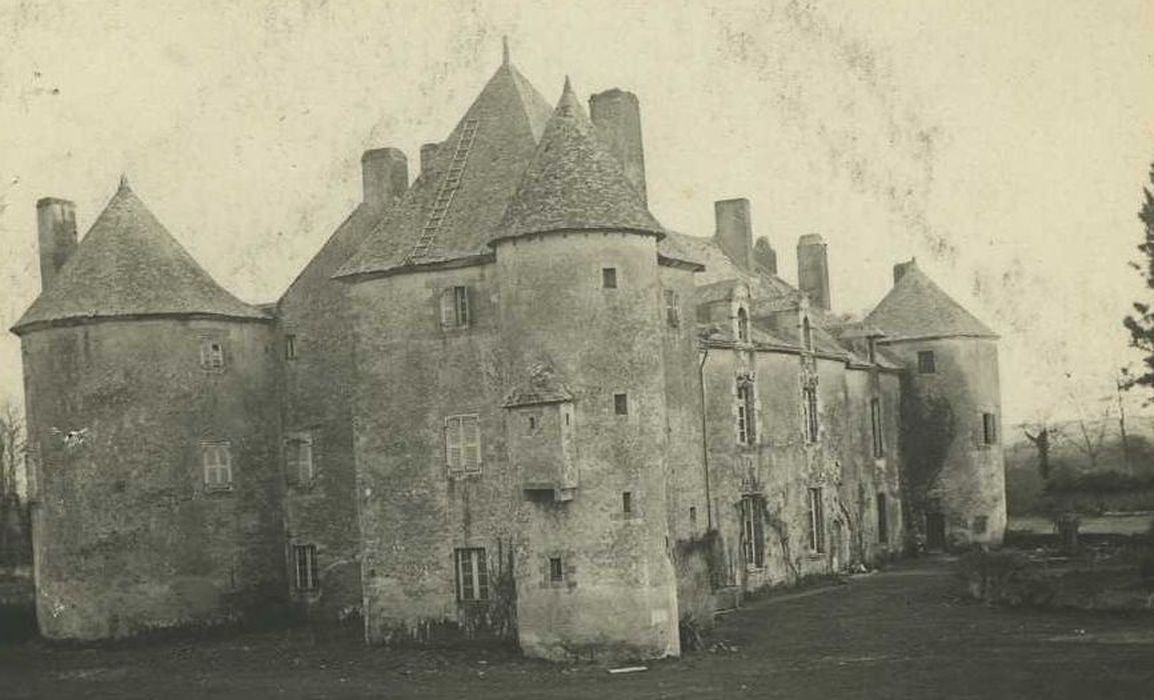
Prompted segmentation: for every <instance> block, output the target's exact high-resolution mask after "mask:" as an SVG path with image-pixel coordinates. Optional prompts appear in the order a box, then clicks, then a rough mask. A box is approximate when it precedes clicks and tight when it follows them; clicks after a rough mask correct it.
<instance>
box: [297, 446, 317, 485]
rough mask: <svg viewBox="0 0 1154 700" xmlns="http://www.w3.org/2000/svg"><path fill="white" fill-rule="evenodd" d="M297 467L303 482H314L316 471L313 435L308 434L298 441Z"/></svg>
mask: <svg viewBox="0 0 1154 700" xmlns="http://www.w3.org/2000/svg"><path fill="white" fill-rule="evenodd" d="M297 468H298V470H299V475H300V481H301V483H304V484H310V483H312V481H313V477H314V475H315V472H314V470H313V438H312V436H311V435H306V436H305V437H304V438H302V439H301V440H300V441H299V442H298V443H297Z"/></svg>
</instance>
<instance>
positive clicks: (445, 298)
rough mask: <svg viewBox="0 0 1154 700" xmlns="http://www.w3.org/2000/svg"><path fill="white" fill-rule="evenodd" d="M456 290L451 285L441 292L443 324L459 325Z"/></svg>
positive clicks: (446, 325) (447, 325)
mask: <svg viewBox="0 0 1154 700" xmlns="http://www.w3.org/2000/svg"><path fill="white" fill-rule="evenodd" d="M456 304H457V300H456V290H455V288H453V287H449V288H448V289H446V290H445V291H443V292H441V325H442V326H445V327H449V326H455V325H457V307H456Z"/></svg>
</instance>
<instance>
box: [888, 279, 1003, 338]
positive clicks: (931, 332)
mask: <svg viewBox="0 0 1154 700" xmlns="http://www.w3.org/2000/svg"><path fill="white" fill-rule="evenodd" d="M900 267H901V269H902V274H901V276H900V277H899V279H898V280H897V281H896V282H895V283H894V286H893V288H892V289H890V291H889V293H888V294H886V295H885V297H884V298H883V299H882V300H881V301H880V302H879V303H878V305H877V308H875V309H874V310H873V311H871V312H870V314H869V315H868V316H866V318H865V323H867V324H869V325H871V326H876V327H878V328H880V329H881V330H883V331H885V333H886V335H887V336H889V338H891V339H897V340H902V339H912V338H939V337H958V336H962V337H978V338H996V337H997V334H996V333H994V332H993V331H992V330H990V329H989V327H987V326H986V325H985V324H984V323H982V322H981V321H979V320H978V319H977V318H975V317H974V315H973V314H971V313H970V312H969V311H966V310H965V309H964V308H962V305H961V304H959V303H958V302H956V301H954V300H953V299H952V298H950V295H948V294H946V293H945V292H944V291H943V290H942V288H941V287H939V286H938V285H937V284H935V283H934V281H933V280H931V279H930V278H929V276H928V275H926V273H924V272H922V270H921V268H919V267H918V266H917V264H916V263H915V261H913V260H911V261H910V262H908V263H904V264H903V265H901V266H900Z"/></svg>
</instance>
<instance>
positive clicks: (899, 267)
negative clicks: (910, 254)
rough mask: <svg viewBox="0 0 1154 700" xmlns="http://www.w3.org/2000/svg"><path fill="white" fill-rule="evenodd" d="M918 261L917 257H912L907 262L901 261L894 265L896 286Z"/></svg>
mask: <svg viewBox="0 0 1154 700" xmlns="http://www.w3.org/2000/svg"><path fill="white" fill-rule="evenodd" d="M917 263H918V259H917V258H910V259H909V260H908V261H906V262H900V263H898V264H896V265H894V286H897V283H898V282H900V281H901V279H902V277H905V275H906V273H907V272H909V271H910V268H912V267H915V266H916V265H917Z"/></svg>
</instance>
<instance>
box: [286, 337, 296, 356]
mask: <svg viewBox="0 0 1154 700" xmlns="http://www.w3.org/2000/svg"><path fill="white" fill-rule="evenodd" d="M284 357H285V359H286V360H295V359H297V337H296V336H295V335H292V334H289V335H286V336H285V337H284Z"/></svg>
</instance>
